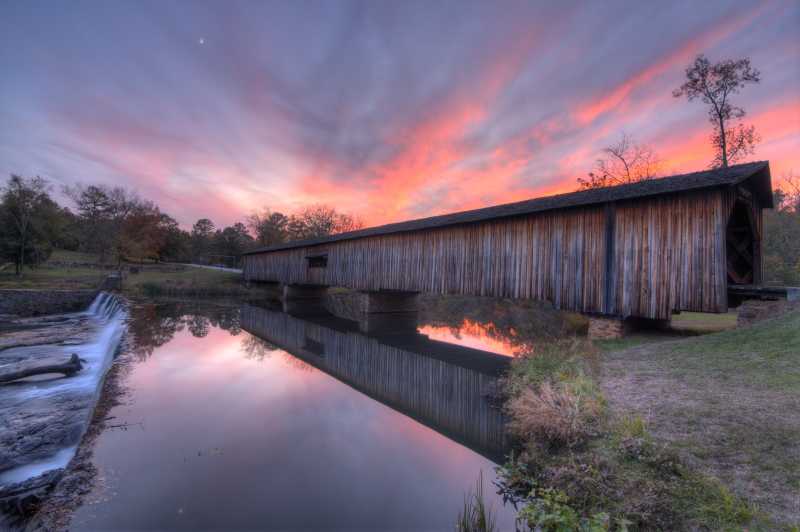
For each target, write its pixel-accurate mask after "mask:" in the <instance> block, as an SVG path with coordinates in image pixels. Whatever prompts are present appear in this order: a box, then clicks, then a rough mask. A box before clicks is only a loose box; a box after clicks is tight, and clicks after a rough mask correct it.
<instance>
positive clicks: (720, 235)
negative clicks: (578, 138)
mask: <svg viewBox="0 0 800 532" xmlns="http://www.w3.org/2000/svg"><path fill="white" fill-rule="evenodd" d="M725 197H726V193H725V192H724V191H723V190H720V189H716V190H707V191H703V192H694V193H684V194H674V195H670V196H661V197H656V198H653V199H650V200H647V201H637V202H626V203H621V204H618V205H616V213H615V214H616V219H615V230H614V254H613V256H614V261H613V269H612V271H611V272H610V273H611V282H613V283H615V286H614V288H613V290H612V291H613V293H614V301H613V303H612V305H611V306H610V308H609V309H608V313H609V314H613V315H619V316H638V317H644V318H658V319H666V318H669V316H670V314H671V313H672V311H673V310H690V311H696V312H723V311H725V310H727V282H726V269H725V227H726V223H727V212H728V211H727V208H726V204H725V202H724V201H723V199H724V198H725Z"/></svg>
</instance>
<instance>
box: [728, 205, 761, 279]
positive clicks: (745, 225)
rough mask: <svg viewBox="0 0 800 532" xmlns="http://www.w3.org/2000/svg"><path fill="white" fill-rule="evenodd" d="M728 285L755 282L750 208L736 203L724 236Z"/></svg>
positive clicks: (752, 225) (752, 223)
mask: <svg viewBox="0 0 800 532" xmlns="http://www.w3.org/2000/svg"><path fill="white" fill-rule="evenodd" d="M725 242H726V246H725V247H726V255H727V266H728V284H753V283H754V282H755V237H754V222H753V214H752V211H751V209H750V207H749V206H748V205H747V204H746V203H744V202H742V201H737V202H736V205H735V206H734V208H733V211H732V212H731V217H730V219H729V220H728V227H727V230H726V234H725Z"/></svg>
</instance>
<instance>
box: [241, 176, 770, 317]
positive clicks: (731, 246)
mask: <svg viewBox="0 0 800 532" xmlns="http://www.w3.org/2000/svg"><path fill="white" fill-rule="evenodd" d="M771 207H772V189H771V181H770V171H769V164H768V163H767V162H758V163H748V164H742V165H736V166H732V167H729V168H726V169H719V170H710V171H705V172H696V173H692V174H682V175H676V176H671V177H666V178H662V179H655V180H650V181H644V182H640V183H635V184H630V185H622V186H617V187H608V188H601V189H593V190H586V191H580V192H575V193H571V194H562V195H558V196H551V197H546V198H538V199H533V200H529V201H523V202H518V203H512V204H507V205H499V206H496V207H488V208H485V209H478V210H473V211H465V212H460V213H455V214H449V215H443V216H435V217H431V218H425V219H420V220H412V221H408V222H401V223H397V224H389V225H384V226H380V227H374V228H369V229H364V230H360V231H354V232H350V233H343V234H340V235H334V236H332V237H327V238H323V239H318V240H309V241H301V242H292V243H288V244H281V245H278V246H272V247H269V248H264V249H260V250H256V251H254V252H251V253H249V254H247V255H245V257H244V277H245V279H246V280H249V281H264V282H277V283H282V284H285V285H312V286H313V285H316V286H343V287H348V288H353V289H359V290H365V291H404V292H429V293H440V294H461V295H475V296H494V297H510V298H529V299H540V300H547V301H550V302H552V303H553V305H554V306H555V307H556V308H557V309H563V310H571V311H577V312H583V313H587V314H594V315H605V316H614V317H621V318H627V317H639V318H650V319H661V320H663V319H669V317H670V315H671V314H672V313H673V312H675V311H681V310H687V311H697V312H725V311H727V309H728V287H729V285H753V284H758V283H760V281H761V236H762V209H764V208H771Z"/></svg>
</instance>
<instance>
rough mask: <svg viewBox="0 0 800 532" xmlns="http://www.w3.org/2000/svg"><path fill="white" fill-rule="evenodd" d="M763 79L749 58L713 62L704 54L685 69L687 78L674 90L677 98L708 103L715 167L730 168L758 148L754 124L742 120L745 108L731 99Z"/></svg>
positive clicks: (713, 164)
mask: <svg viewBox="0 0 800 532" xmlns="http://www.w3.org/2000/svg"><path fill="white" fill-rule="evenodd" d="M759 81H761V73H760V72H759V71H758V70H756V69H755V68H753V67H752V65H751V64H750V59H737V60H732V59H728V60H725V61H720V62H719V63H715V64H713V65H712V64H711V62H710V61H709V60H708V59H707V58H706V57H705V56H704V55H702V54H700V55H698V56H697V57H696V58H695V60H694V63H692V64H691V65H689V67H688V68H687V69H686V81H685V82H684V84H683V85H681V86H680V87H678V88H677V89H675V90H674V91H673V92H672V95H673V96H675V97H676V98H680V97H682V96H686V98H687V99H688V100H689V101H690V102H691V101H693V100H695V99H697V98H700V100H701V101H702V102H703V103H705V104H706V105H707V106H708V120H709V122H711V126H712V128H713V132H712V134H711V144H712V145H713V146H714V160H713V161H712V163H711V166H712V167H714V168H720V167H721V168H727V167H728V165H729V164H730V163H735V162H738V161H741V160H742V159H743V158H744V157H746V156H747V155H750V154H752V153H753V152H754V151H755V145H756V143H757V142H758V141H759V140H760V139H759V137H758V135H757V134H756V130H755V126H752V125H745V124H743V123H742V122H741V120H742V118H744V116H745V111H744V109H742V108H741V107H738V106H736V105H734V104H733V103H732V102H731V97H732V96H733V95H734V94H738V93H739V91H740V90H741V89H742V88H744V86H745V85H747V84H749V83H758V82H759Z"/></svg>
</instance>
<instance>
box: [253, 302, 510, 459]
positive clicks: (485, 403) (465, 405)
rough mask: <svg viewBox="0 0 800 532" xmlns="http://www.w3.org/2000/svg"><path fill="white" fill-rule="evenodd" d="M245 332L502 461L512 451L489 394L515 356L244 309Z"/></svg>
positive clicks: (315, 318) (326, 318) (341, 323)
mask: <svg viewBox="0 0 800 532" xmlns="http://www.w3.org/2000/svg"><path fill="white" fill-rule="evenodd" d="M241 319H242V327H243V328H244V330H245V331H247V332H249V333H251V334H253V335H254V336H258V337H259V338H262V339H265V340H267V341H268V342H269V343H270V344H272V345H278V346H280V347H281V348H283V349H285V350H286V351H288V352H289V353H291V354H292V355H294V356H296V357H297V358H299V359H302V360H303V361H305V362H307V363H309V364H311V365H312V366H314V367H317V368H319V369H321V370H322V371H324V372H325V373H327V374H329V375H332V376H334V377H336V378H337V379H339V380H341V381H343V382H345V383H347V384H349V385H351V386H353V387H354V388H356V389H357V390H359V391H361V392H363V393H365V394H367V395H369V396H370V397H372V398H374V399H377V400H378V401H381V402H382V403H384V404H387V405H389V406H391V407H392V408H394V409H395V410H398V411H400V412H403V413H404V414H406V415H408V416H410V417H412V418H414V419H416V420H418V421H420V422H421V423H424V424H425V425H428V426H429V427H432V428H434V429H435V430H437V431H439V432H441V433H442V434H445V435H447V436H448V437H449V438H451V439H454V440H456V441H458V442H461V443H463V444H465V445H467V446H468V447H470V448H471V449H473V450H475V451H477V452H479V453H481V454H483V455H484V456H486V457H488V458H490V459H492V460H494V461H501V460H502V457H503V455H504V453H505V451H506V440H505V431H504V416H503V413H502V411H501V410H500V409H499V408H497V406H496V405H492V404H491V401H490V399H489V398H487V396H491V394H492V393H494V391H495V389H496V381H497V378H498V377H499V376H500V375H501V374H502V373H503V372H504V371H505V370H506V369H507V368H508V364H509V359H508V358H507V357H504V356H500V355H497V354H494V353H489V352H486V351H480V350H477V349H472V348H469V347H464V346H459V345H453V344H451V343H446V342H439V341H436V340H432V339H431V338H429V337H428V336H427V335H424V334H419V333H417V332H416V331H414V330H413V329H412V331H410V332H408V333H406V334H391V335H366V334H362V333H361V332H359V326H358V323H356V322H353V321H349V320H344V319H341V318H336V317H334V316H330V315H328V316H325V315H317V314H314V315H310V316H302V317H298V316H293V315H290V314H286V313H283V312H278V311H275V310H269V309H267V308H262V307H257V306H252V305H245V306H244V307H242V314H241Z"/></svg>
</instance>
